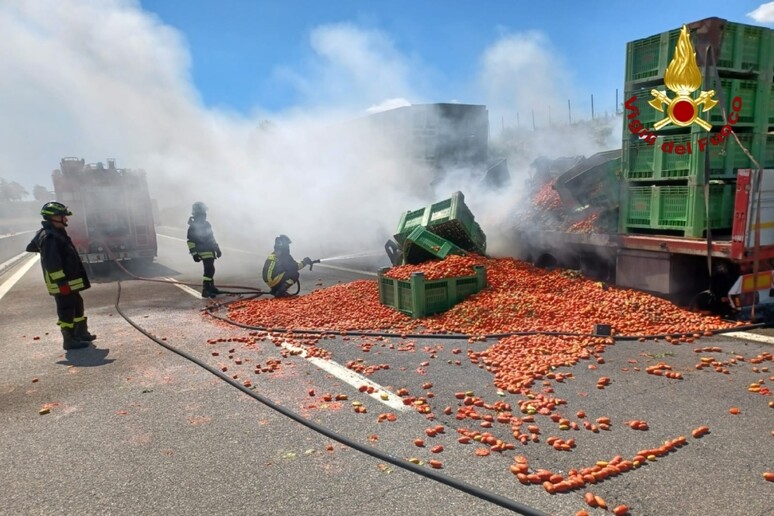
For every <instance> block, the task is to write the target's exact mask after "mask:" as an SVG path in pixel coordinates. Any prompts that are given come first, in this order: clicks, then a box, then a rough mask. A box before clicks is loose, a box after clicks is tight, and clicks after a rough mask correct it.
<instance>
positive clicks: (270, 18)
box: [0, 0, 774, 247]
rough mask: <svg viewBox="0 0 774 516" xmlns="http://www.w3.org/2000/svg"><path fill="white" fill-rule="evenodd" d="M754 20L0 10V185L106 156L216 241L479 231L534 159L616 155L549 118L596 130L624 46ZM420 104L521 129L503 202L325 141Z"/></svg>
mask: <svg viewBox="0 0 774 516" xmlns="http://www.w3.org/2000/svg"><path fill="white" fill-rule="evenodd" d="M760 6H761V4H760V3H759V2H757V1H748V0H741V1H740V0H735V1H730V0H728V1H718V0H702V1H698V0H690V1H685V0H684V1H679V2H678V1H675V2H664V1H660V2H638V3H634V2H627V3H624V2H615V3H614V2H585V3H583V2H565V1H558V2H549V1H544V2H516V1H515V0H512V1H503V0H488V1H481V0H479V1H477V2H473V1H470V0H468V1H461V0H460V1H451V0H447V1H443V2H442V1H437V0H432V1H420V0H415V1H412V2H409V1H405V0H390V1H387V0H382V1H378V2H377V1H370V0H358V1H353V0H345V1H336V0H330V1H328V2H323V1H317V0H316V1H296V0H287V1H283V2H268V1H248V0H240V1H238V0H219V1H204V0H187V1H182V0H23V1H22V0H19V1H8V0H5V1H3V0H0V34H2V35H3V37H2V38H0V70H2V72H3V73H2V74H0V113H2V115H3V123H2V124H0V177H2V178H4V179H6V180H9V181H17V182H19V183H21V184H22V186H24V187H25V188H27V189H28V191H32V188H33V186H34V185H36V184H40V185H43V186H47V187H48V188H51V172H52V170H53V169H55V168H57V167H58V166H59V162H60V160H61V159H62V158H63V157H66V156H74V157H79V158H83V159H85V160H86V162H87V163H95V162H98V161H103V162H104V161H105V160H106V159H108V158H114V159H116V163H117V164H118V166H119V167H127V168H142V169H145V170H146V171H147V172H148V178H149V183H150V189H151V192H152V196H153V197H154V198H156V199H157V200H158V202H159V205H160V206H161V207H162V208H164V207H168V206H171V207H174V208H176V209H179V210H180V211H181V212H183V213H184V212H185V211H186V210H188V209H189V208H190V205H191V203H192V202H194V201H204V202H205V203H206V204H207V205H208V206H210V209H211V211H212V213H211V215H212V217H213V218H217V217H220V218H221V219H220V220H224V218H226V217H227V218H228V220H229V223H230V224H231V225H232V226H233V227H241V226H242V225H243V224H244V221H245V220H259V221H272V220H274V219H276V218H277V214H278V213H281V214H282V217H281V219H282V224H281V226H282V227H274V225H273V224H268V225H266V227H263V226H261V227H260V228H257V229H256V230H255V231H265V232H266V235H264V236H265V238H266V239H267V241H271V240H270V239H272V238H273V237H274V236H276V234H279V233H285V234H292V235H294V236H293V238H294V240H295V238H296V235H298V236H299V237H300V236H301V235H304V234H306V235H309V237H310V239H316V240H320V235H325V238H324V239H325V240H326V241H331V242H332V241H335V240H336V239H339V240H343V241H344V243H345V244H348V243H349V242H350V241H353V240H357V241H359V242H370V243H371V244H374V243H375V244H376V246H377V247H379V246H381V244H383V242H384V237H385V236H388V235H390V234H391V232H392V230H393V229H394V228H393V225H394V224H395V221H396V218H397V217H398V215H399V214H400V213H402V212H403V211H404V210H407V209H415V208H416V207H417V206H422V205H426V204H427V203H428V202H432V201H433V200H437V199H442V198H447V197H448V196H449V195H450V194H451V193H452V192H453V191H455V190H462V191H464V193H465V196H466V202H467V203H468V204H469V206H471V208H473V209H474V212H475V213H476V218H477V220H479V221H481V223H482V226H484V228H485V231H488V232H491V231H493V228H495V227H498V226H499V225H500V222H501V221H502V220H503V217H505V216H507V215H508V213H507V212H508V210H509V209H510V207H512V206H514V205H515V204H517V202H516V201H515V200H516V199H518V198H519V196H520V195H521V192H522V191H523V181H522V180H523V179H524V178H526V177H527V176H528V174H529V173H530V171H529V166H528V164H529V163H530V162H531V160H533V159H534V158H536V157H538V156H544V157H548V158H554V157H561V156H577V155H585V156H590V155H592V154H593V153H595V152H599V151H601V150H610V149H613V148H618V147H620V145H621V138H622V128H623V125H622V118H621V117H620V116H618V117H611V118H609V119H607V122H608V123H609V127H610V128H611V129H610V135H609V137H608V138H607V140H606V141H604V142H600V141H599V139H598V138H596V137H593V135H590V134H588V131H586V130H585V129H584V127H583V126H577V125H576V126H571V125H570V124H569V123H568V122H569V120H568V118H569V117H568V116H567V101H568V100H570V101H571V106H572V111H573V121H577V120H578V119H582V118H589V117H590V115H591V113H590V97H591V95H592V94H593V95H594V105H595V111H596V114H597V115H598V116H599V115H604V114H605V113H608V114H612V113H614V112H615V108H616V106H615V94H616V88H618V89H619V102H623V100H624V92H623V90H622V89H623V87H624V84H623V82H624V64H625V59H626V43H627V42H628V41H632V40H635V39H639V38H643V37H648V36H651V35H654V34H658V33H661V32H664V31H668V30H671V29H675V28H678V27H679V26H680V25H682V24H683V23H690V22H692V21H696V20H700V19H703V18H707V17H711V16H717V17H722V18H726V19H728V20H730V21H733V22H737V23H751V24H758V25H764V26H769V27H770V26H771V23H772V21H774V2H770V3H768V4H765V7H764V8H762V10H758V12H759V13H761V12H762V13H763V16H758V18H759V21H758V22H756V21H755V20H753V19H752V18H750V17H748V16H747V14H748V13H751V12H753V11H756V9H758V8H759V7H760ZM435 102H462V103H472V104H484V105H486V106H487V109H488V112H489V120H490V127H491V131H490V135H492V136H497V135H499V134H502V131H500V130H499V129H500V128H501V127H502V126H507V127H514V126H515V125H516V121H517V120H521V121H522V122H521V123H522V124H524V125H531V124H529V121H528V119H529V118H530V114H532V113H533V112H534V116H535V120H536V127H537V128H538V129H539V131H531V132H530V133H529V134H526V132H527V131H530V130H531V127H529V128H527V127H523V126H520V128H521V129H522V130H523V131H521V132H519V134H517V136H515V137H514V138H518V139H519V140H518V141H514V142H509V145H510V144H511V143H512V144H513V145H512V146H510V147H508V148H509V149H516V151H515V152H513V155H508V156H506V157H507V158H508V164H509V167H510V172H511V175H512V177H513V178H514V180H513V182H512V186H511V187H510V189H508V190H504V191H501V192H496V195H497V198H493V197H492V195H494V194H491V195H490V194H486V193H485V192H481V191H477V186H476V185H477V183H476V172H477V171H471V170H461V171H457V172H458V173H457V174H456V175H454V176H453V177H452V179H450V181H449V182H448V183H443V184H436V185H435V186H433V187H432V188H430V187H429V186H428V185H430V184H431V183H432V179H433V178H432V174H433V172H432V171H431V170H426V169H421V170H417V169H416V167H414V166H413V165H412V163H407V160H408V159H409V156H408V155H409V153H407V152H406V149H405V148H395V143H394V142H377V141H370V140H369V141H363V139H362V138H359V136H360V135H355V136H356V137H355V138H352V139H348V140H345V139H344V138H342V137H341V136H340V135H338V134H334V133H335V132H334V131H331V127H340V126H341V124H342V122H346V121H347V120H351V119H353V118H357V117H362V116H363V115H365V114H367V113H369V112H374V111H377V110H380V109H382V110H383V109H386V108H388V107H396V106H400V105H407V104H420V103H435ZM549 115H550V117H551V118H550V119H549ZM267 119H268V120H270V121H271V122H272V125H271V126H270V129H269V130H266V129H265V127H266V126H265V124H262V122H263V121H265V120H267ZM549 120H550V121H551V123H550V124H549V123H548V122H549ZM525 122H527V123H525ZM614 126H616V127H617V128H618V129H616V127H614ZM385 149H388V151H385ZM500 157H501V156H498V158H500ZM450 177H451V176H450ZM278 192H292V195H282V194H279V193H278ZM289 198H290V199H289ZM293 207H296V209H293ZM299 207H303V209H299ZM490 209H492V210H495V211H497V210H499V212H498V213H494V212H493V213H487V211H488V210H490ZM183 220H184V219H183ZM311 220H314V225H313V227H312V225H311V224H310V221H311ZM345 227H346V231H342V228H345ZM503 227H505V226H503ZM275 231H276V233H275ZM299 240H302V238H299Z"/></svg>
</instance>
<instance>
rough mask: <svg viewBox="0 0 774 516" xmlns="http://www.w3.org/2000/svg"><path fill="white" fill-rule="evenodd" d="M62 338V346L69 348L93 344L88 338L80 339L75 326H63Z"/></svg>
mask: <svg viewBox="0 0 774 516" xmlns="http://www.w3.org/2000/svg"><path fill="white" fill-rule="evenodd" d="M62 338H63V341H62V347H63V348H64V349H67V350H70V349H82V348H87V347H89V344H91V343H90V342H89V341H87V340H80V339H78V338H77V337H76V336H75V330H74V329H73V328H62Z"/></svg>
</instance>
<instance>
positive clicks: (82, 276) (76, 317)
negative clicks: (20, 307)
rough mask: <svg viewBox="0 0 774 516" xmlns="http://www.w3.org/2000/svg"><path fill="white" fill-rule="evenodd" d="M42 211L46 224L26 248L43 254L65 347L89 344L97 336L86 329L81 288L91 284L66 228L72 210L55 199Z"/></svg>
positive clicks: (42, 223) (45, 275)
mask: <svg viewBox="0 0 774 516" xmlns="http://www.w3.org/2000/svg"><path fill="white" fill-rule="evenodd" d="M40 214H41V215H42V216H43V221H42V222H41V225H42V226H43V227H42V228H41V229H39V230H38V232H37V233H35V236H34V237H33V238H32V241H30V243H29V244H28V245H27V251H28V252H30V253H40V264H41V266H42V267H43V280H44V281H45V282H46V288H47V289H48V293H49V294H51V295H52V296H54V302H55V303H56V313H57V317H58V318H59V320H58V321H57V325H58V326H59V328H60V329H61V331H62V337H63V339H64V340H63V343H62V347H63V348H64V349H66V350H70V349H81V348H85V347H88V346H89V344H90V343H91V341H93V340H94V339H96V338H97V337H96V335H92V334H91V333H89V330H88V328H87V325H86V316H84V308H83V298H82V297H81V290H86V289H87V288H89V287H90V286H91V284H90V283H89V278H88V277H87V276H86V269H85V268H84V267H83V262H82V261H81V257H80V256H78V251H77V250H76V249H75V246H74V245H73V242H72V240H70V237H69V236H68V235H67V230H65V228H66V227H67V217H69V216H70V215H72V212H71V211H70V210H69V209H67V206H65V205H64V204H62V203H61V202H57V201H52V202H47V203H46V204H44V205H43V208H41V210H40Z"/></svg>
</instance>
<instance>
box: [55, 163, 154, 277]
mask: <svg viewBox="0 0 774 516" xmlns="http://www.w3.org/2000/svg"><path fill="white" fill-rule="evenodd" d="M52 180H53V183H54V191H55V193H56V197H57V199H58V200H59V201H60V202H63V203H64V204H66V205H67V206H68V207H69V208H70V210H71V211H72V212H73V215H72V217H70V219H69V222H68V226H67V233H68V235H70V238H71V239H72V241H73V244H74V245H75V248H76V249H77V250H78V254H79V255H80V256H81V259H82V260H83V261H84V263H92V264H93V263H100V262H106V261H109V260H119V261H125V260H132V261H134V262H139V263H140V264H147V263H150V262H152V261H153V259H154V258H155V257H156V256H157V250H158V247H157V242H156V228H155V224H154V219H153V203H152V201H151V198H150V193H149V191H148V183H147V179H146V175H145V171H143V170H131V169H119V168H116V164H115V160H113V159H108V160H107V166H105V165H104V164H103V163H101V162H99V163H96V164H86V163H85V160H84V159H79V158H74V157H65V158H63V159H62V160H61V162H60V168H59V169H57V170H54V171H53V173H52Z"/></svg>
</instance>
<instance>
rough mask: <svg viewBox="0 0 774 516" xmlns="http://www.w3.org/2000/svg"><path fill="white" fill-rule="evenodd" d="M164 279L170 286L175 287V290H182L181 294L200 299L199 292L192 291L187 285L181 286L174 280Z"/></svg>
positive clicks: (200, 294)
mask: <svg viewBox="0 0 774 516" xmlns="http://www.w3.org/2000/svg"><path fill="white" fill-rule="evenodd" d="M164 279H165V280H167V281H168V282H170V283H171V284H173V285H174V286H176V287H177V288H179V289H180V290H182V291H183V292H185V293H186V294H191V295H192V296H193V297H198V298H199V299H201V297H202V293H201V292H197V291H196V290H194V289H192V288H191V287H189V286H188V285H183V284H182V283H179V282H178V281H177V280H176V279H175V278H168V277H167V278H164Z"/></svg>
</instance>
